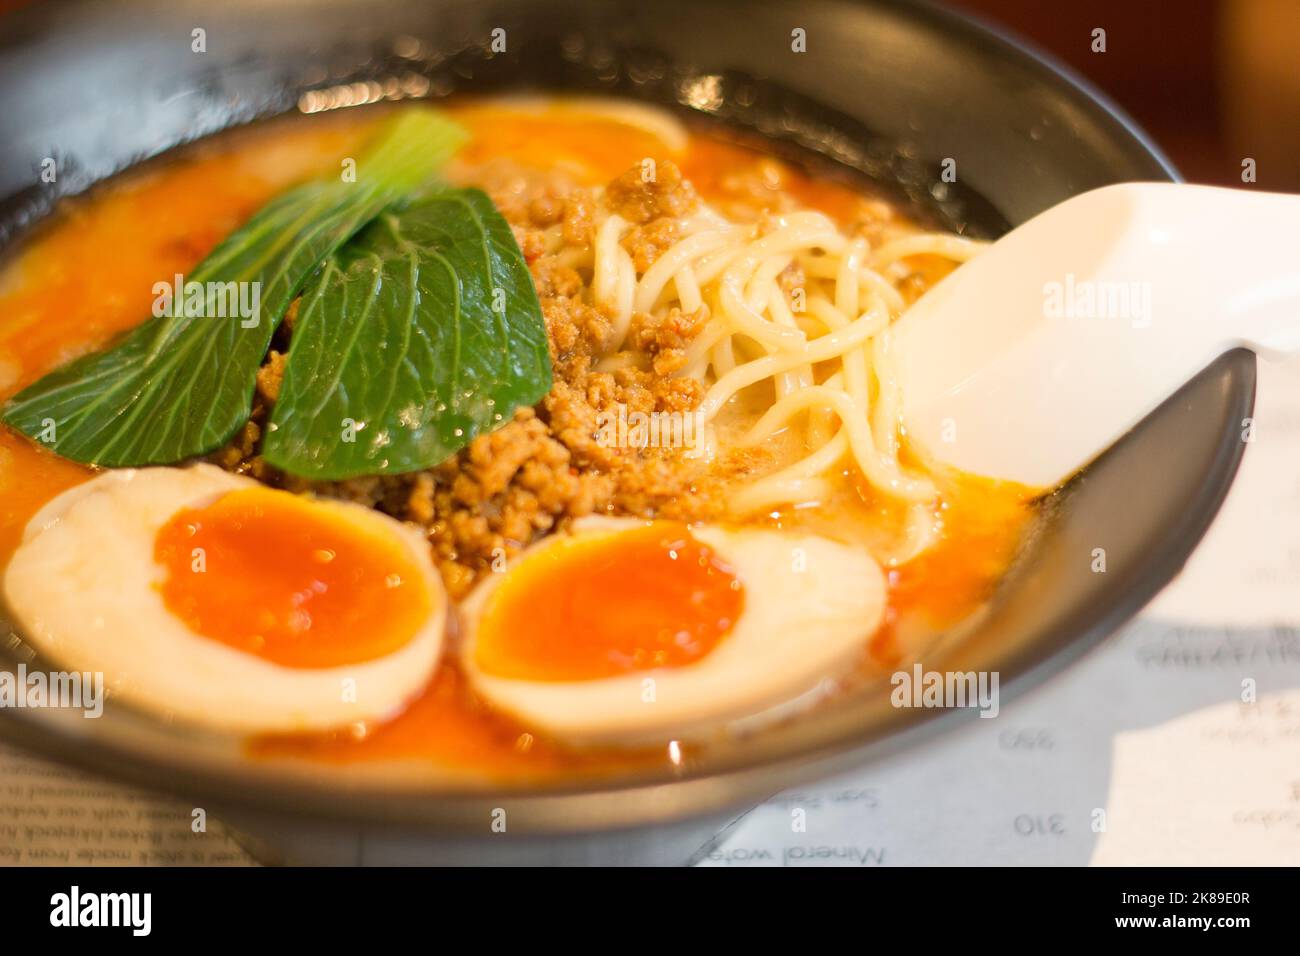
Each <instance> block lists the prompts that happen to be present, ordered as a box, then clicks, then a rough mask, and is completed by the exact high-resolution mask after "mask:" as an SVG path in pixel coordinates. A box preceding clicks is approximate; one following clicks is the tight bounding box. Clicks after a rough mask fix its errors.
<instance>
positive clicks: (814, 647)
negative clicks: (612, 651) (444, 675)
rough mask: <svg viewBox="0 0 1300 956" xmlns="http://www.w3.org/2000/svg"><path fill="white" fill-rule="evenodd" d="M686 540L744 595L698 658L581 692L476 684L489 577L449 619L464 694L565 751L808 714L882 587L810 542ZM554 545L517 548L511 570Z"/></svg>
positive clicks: (543, 684)
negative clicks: (732, 577) (711, 556)
mask: <svg viewBox="0 0 1300 956" xmlns="http://www.w3.org/2000/svg"><path fill="white" fill-rule="evenodd" d="M644 524H645V522H643V521H637V520H634V519H614V518H589V519H584V520H582V521H578V522H575V523H574V525H573V528H572V530H571V532H570V533H571V534H577V535H586V536H603V535H611V534H619V533H621V532H625V531H628V530H630V529H633V528H637V527H641V526H644ZM692 533H693V534H694V536H695V537H696V538H697V539H698V540H699V541H701V542H703V543H704V544H706V545H708V546H709V547H710V548H712V549H713V550H714V551H715V552H716V553H717V555H718V556H719V557H720V558H721V559H722V560H723V561H725V562H726V563H727V564H728V565H730V567H731V568H732V570H733V571H734V573H735V574H736V576H737V578H739V580H740V582H741V584H742V585H743V587H744V607H743V610H742V611H741V613H740V616H739V619H738V620H737V621H736V623H735V625H734V627H733V628H732V630H731V632H730V633H729V634H728V635H726V636H725V637H724V638H723V639H722V640H721V641H720V642H719V643H718V645H717V646H716V647H715V648H714V649H713V650H712V651H710V652H709V653H708V654H706V655H705V656H704V657H702V658H700V659H699V660H697V661H695V662H693V663H691V664H687V665H685V666H681V667H671V668H657V669H654V670H647V671H637V672H633V673H629V674H627V675H625V676H619V677H610V678H597V679H592V680H578V681H529V680H521V679H517V678H503V677H497V676H493V675H491V674H487V673H484V672H483V671H482V670H481V669H480V668H479V667H478V666H477V664H476V663H475V660H474V651H475V643H476V640H477V632H478V627H479V624H480V622H481V619H482V617H483V613H484V610H485V608H486V607H487V604H488V600H489V598H490V597H491V596H492V594H493V593H494V592H495V591H496V589H497V588H499V587H509V586H510V584H509V582H510V572H509V571H507V572H505V573H504V574H494V575H490V576H489V577H488V579H487V580H486V581H484V582H483V583H481V584H480V585H479V586H478V587H477V588H476V589H475V590H474V591H473V592H472V593H471V594H470V595H469V597H468V598H467V599H466V600H465V601H464V602H463V603H462V604H461V607H460V615H461V638H460V647H459V653H460V658H461V661H462V664H463V667H464V669H465V672H466V674H467V675H468V677H469V680H470V681H471V683H472V684H473V686H474V687H475V688H476V689H477V690H478V692H479V693H480V694H482V695H483V697H484V698H486V699H487V700H488V701H489V702H490V703H491V704H493V705H494V706H496V707H497V708H499V709H501V710H503V711H505V712H507V713H510V714H512V715H513V716H515V717H516V718H518V719H519V720H521V721H523V722H524V723H525V724H526V725H528V726H532V727H537V728H539V729H542V730H545V731H546V732H548V733H550V734H552V735H554V736H555V737H557V738H560V739H564V740H568V741H571V742H575V743H581V744H611V743H613V744H619V743H622V744H635V743H641V742H646V741H664V740H668V739H674V740H682V739H699V738H702V737H706V736H709V735H710V734H711V733H713V732H715V731H716V729H717V727H718V726H719V724H725V723H726V722H728V721H735V720H738V719H740V718H745V717H751V716H753V715H762V714H768V715H771V716H773V717H774V716H776V715H777V714H784V713H786V712H787V710H788V708H785V707H781V706H780V705H783V704H789V703H790V702H792V701H795V700H796V699H799V700H800V703H802V704H808V703H811V702H812V701H813V700H815V699H816V698H817V696H819V694H818V690H819V688H820V687H822V686H823V683H824V682H825V681H827V680H828V679H831V678H834V677H835V676H837V675H838V674H840V673H842V672H843V670H844V669H845V668H846V667H849V666H851V665H852V663H853V662H854V661H855V660H857V659H859V658H860V657H861V655H862V654H863V653H864V652H865V647H866V640H867V638H868V637H869V636H870V635H871V634H872V633H874V632H875V630H876V629H877V628H878V627H879V626H880V622H881V619H882V618H883V616H884V611H885V600H886V594H885V579H884V575H883V573H882V572H881V570H880V566H879V565H878V564H877V563H876V562H875V561H874V560H873V559H872V558H871V556H870V555H868V554H867V553H865V552H864V551H861V550H858V549H855V548H851V547H848V546H846V545H843V544H839V543H837V542H834V541H830V540H827V539H825V538H821V537H817V536H813V535H801V534H790V533H785V532H780V531H766V530H757V529H742V530H728V529H724V528H717V527H697V528H693V529H692ZM561 538H562V536H560V535H557V536H555V537H552V538H549V539H547V540H545V541H543V542H541V543H539V544H537V545H534V546H533V547H532V548H529V549H528V550H527V551H525V552H524V553H523V554H522V555H521V556H520V557H519V558H518V559H517V560H516V561H515V562H514V567H516V568H517V567H519V566H520V565H522V564H523V563H524V562H527V561H528V560H530V559H531V558H532V557H535V556H536V555H537V554H538V553H540V552H541V551H543V550H545V549H546V548H550V547H555V546H556V545H557V544H559V543H560V539H561ZM647 681H649V682H650V683H647ZM760 722H761V721H760ZM747 724H749V725H750V726H752V723H751V722H749V721H747Z"/></svg>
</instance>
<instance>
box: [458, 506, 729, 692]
mask: <svg viewBox="0 0 1300 956" xmlns="http://www.w3.org/2000/svg"><path fill="white" fill-rule="evenodd" d="M743 607H744V590H743V588H742V587H741V583H740V581H739V579H738V578H737V577H736V575H735V574H734V573H733V572H732V570H731V569H730V568H729V567H728V566H727V565H726V564H725V563H724V562H723V561H722V560H721V559H720V558H719V557H718V556H717V555H716V554H715V553H714V552H713V550H712V549H711V548H709V547H708V546H707V545H705V544H703V543H701V542H700V541H697V540H696V539H695V538H694V537H693V536H692V535H691V533H690V530H689V529H688V528H687V527H686V526H685V525H684V524H678V523H674V522H655V523H653V524H650V525H647V526H646V527H644V528H636V529H633V530H631V531H624V532H620V533H617V534H611V535H601V536H588V537H583V536H577V537H573V538H568V539H563V540H561V541H558V542H556V543H555V544H552V545H550V546H549V547H547V548H546V549H545V550H542V551H539V552H537V553H536V554H534V555H532V556H530V557H529V558H527V559H526V560H524V561H523V562H522V563H520V564H519V565H517V566H516V567H514V568H512V569H511V570H510V571H509V576H508V577H507V578H506V580H505V581H503V582H502V583H501V585H500V586H499V587H498V588H497V589H496V590H495V591H494V592H493V593H492V595H491V596H490V597H489V599H488V601H487V602H486V605H485V607H484V612H483V616H482V619H481V620H480V622H479V625H478V633H477V639H476V641H475V647H474V662H475V664H476V665H477V666H478V668H479V669H480V670H481V671H482V672H483V673H485V674H488V675H491V676H494V677H503V678H511V679H517V680H533V681H573V680H595V679H598V678H602V677H616V676H618V675H620V674H626V673H629V672H633V671H645V670H651V669H654V668H660V667H682V666H685V665H687V664H692V663H694V662H696V661H698V660H699V659H700V658H702V657H704V656H705V655H706V654H708V653H709V652H710V651H712V650H713V649H714V648H715V647H716V646H717V644H718V642H719V641H721V640H722V639H723V638H724V637H726V635H727V634H728V633H729V632H730V631H731V629H732V627H733V626H734V625H735V622H736V620H737V619H738V618H739V616H740V612H741V610H742V609H743Z"/></svg>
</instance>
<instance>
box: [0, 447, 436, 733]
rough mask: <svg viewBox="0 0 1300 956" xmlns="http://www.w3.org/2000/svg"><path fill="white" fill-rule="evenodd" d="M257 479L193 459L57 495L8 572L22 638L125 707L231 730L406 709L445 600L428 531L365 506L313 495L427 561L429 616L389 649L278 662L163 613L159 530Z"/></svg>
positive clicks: (301, 726) (328, 724) (334, 723)
mask: <svg viewBox="0 0 1300 956" xmlns="http://www.w3.org/2000/svg"><path fill="white" fill-rule="evenodd" d="M257 484H258V483H257V482H255V481H253V480H252V479H250V478H244V477H240V476H237V475H232V474H230V473H228V472H225V471H222V470H221V469H219V468H216V467H213V466H211V465H195V466H193V467H190V468H185V469H180V468H145V469H124V470H116V471H109V472H105V473H104V474H102V475H100V476H98V477H96V478H94V479H92V480H91V481H88V482H86V483H85V484H82V485H78V486H77V487H75V488H72V489H69V490H68V491H66V492H64V493H63V494H61V495H59V496H58V497H57V498H55V499H54V500H53V501H51V502H49V503H48V504H47V505H46V506H45V507H44V508H42V509H41V511H39V512H38V513H37V514H36V515H35V516H34V517H33V518H32V520H31V521H30V522H29V523H28V525H27V528H26V529H25V531H24V534H23V540H22V543H21V545H20V546H19V547H18V549H17V550H16V551H15V553H14V555H13V558H12V560H11V561H10V563H9V567H8V569H7V570H6V572H5V576H4V596H5V600H6V602H7V604H8V606H9V608H10V609H11V611H12V613H13V615H14V617H15V618H16V621H17V623H18V624H19V626H20V628H21V630H22V633H23V635H24V637H25V638H26V639H27V640H28V641H29V642H30V643H31V644H32V645H33V646H34V647H35V648H36V649H37V650H38V651H39V652H40V653H41V654H42V655H44V656H45V657H46V658H47V659H48V660H50V661H51V662H53V663H54V664H55V665H56V666H59V667H65V668H68V669H71V670H78V671H100V672H102V673H103V674H104V679H105V683H106V685H107V686H108V687H109V689H110V693H111V694H113V695H115V696H116V697H118V698H119V699H121V700H123V701H127V702H129V703H132V704H135V705H137V706H139V707H142V708H145V709H148V710H150V711H153V712H154V713H157V714H160V715H163V716H165V717H168V718H175V719H177V720H181V721H185V722H189V723H195V724H203V725H206V726H209V727H214V728H220V729H223V730H231V731H238V732H243V733H255V732H281V731H311V730H326V729H330V728H334V727H340V726H344V725H347V724H351V723H353V722H356V721H364V720H373V719H380V718H384V717H387V716H390V715H392V714H393V713H395V712H396V711H398V710H400V709H401V708H402V706H403V705H404V704H405V703H406V702H407V701H409V700H410V698H411V697H412V696H414V695H415V694H416V693H418V692H419V691H420V690H421V689H422V688H423V687H424V686H425V684H426V683H427V682H428V680H429V677H430V674H431V673H432V671H433V669H434V668H435V667H436V666H437V662H438V657H439V654H440V653H441V650H442V640H443V634H444V631H445V624H446V609H447V599H446V596H445V593H444V591H443V588H442V581H441V579H440V578H439V577H438V575H437V573H436V571H435V570H434V568H433V566H432V563H431V561H430V558H429V552H428V546H427V544H426V543H425V541H424V539H423V538H422V537H421V536H420V534H419V533H418V532H416V531H414V530H413V529H410V528H408V527H406V526H405V525H402V524H401V523H399V522H397V521H394V520H393V519H391V518H388V517H386V516H384V515H381V514H378V513H377V512H374V511H372V510H370V509H369V508H364V507H362V506H360V505H354V504H348V503H344V502H336V501H326V500H317V501H315V502H313V507H318V508H322V509H329V510H330V511H333V512H334V513H335V514H337V515H339V516H340V517H343V518H345V519H346V520H347V521H349V522H352V523H353V524H356V525H366V526H368V527H370V528H374V529H377V530H380V531H381V532H382V533H383V534H385V535H386V536H388V537H389V538H390V539H392V540H394V541H398V542H400V543H401V545H402V546H403V547H405V548H407V550H408V551H409V552H410V554H411V557H412V558H413V559H414V561H415V564H416V566H417V567H418V568H419V569H420V571H421V574H422V577H423V579H424V585H425V587H426V588H427V589H428V592H429V595H430V606H431V608H432V611H431V613H430V615H429V618H428V620H427V621H426V622H425V624H424V625H423V626H422V627H421V629H420V630H419V632H418V633H417V634H415V636H414V637H412V638H411V640H410V641H409V642H408V643H406V644H404V645H403V646H402V647H401V648H399V649H398V650H396V651H394V652H393V653H391V654H388V655H386V656H384V657H381V658H377V659H374V660H369V661H365V662H362V663H358V664H350V665H344V666H339V667H329V668H310V669H309V668H293V667H284V666H282V665H279V664H275V663H272V662H270V661H267V660H263V659H261V658H258V657H256V656H254V655H252V654H247V653H245V652H243V651H240V650H237V649H235V648H232V647H228V646H227V645H225V644H222V643H220V642H219V641H216V640H212V639H210V638H206V637H203V636H201V635H199V634H196V633H195V632H193V631H192V630H190V629H189V627H187V626H186V625H185V624H184V623H183V622H182V621H180V620H179V619H178V618H176V617H175V616H174V615H173V614H172V613H171V611H169V610H168V608H167V606H166V605H165V603H164V602H163V598H162V595H161V593H160V592H159V590H158V587H157V585H158V584H160V583H161V582H162V581H163V580H164V579H165V576H166V572H165V570H164V569H163V567H162V566H161V565H159V564H158V563H156V562H155V560H154V539H155V537H156V535H157V533H158V530H159V529H160V528H161V527H162V526H163V525H164V524H166V522H167V521H168V520H170V519H171V517H172V516H173V515H174V514H175V513H176V512H177V511H179V510H181V509H182V508H193V507H203V506H205V505H207V504H210V503H211V502H213V501H214V500H216V499H217V498H218V497H220V496H221V495H222V494H225V493H227V492H230V491H234V490H238V489H241V488H248V487H256V486H257ZM279 493H280V494H288V493H289V492H279ZM375 623H376V626H381V624H382V622H375ZM348 681H351V682H354V683H352V684H348V683H346V682H348ZM345 691H346V693H345Z"/></svg>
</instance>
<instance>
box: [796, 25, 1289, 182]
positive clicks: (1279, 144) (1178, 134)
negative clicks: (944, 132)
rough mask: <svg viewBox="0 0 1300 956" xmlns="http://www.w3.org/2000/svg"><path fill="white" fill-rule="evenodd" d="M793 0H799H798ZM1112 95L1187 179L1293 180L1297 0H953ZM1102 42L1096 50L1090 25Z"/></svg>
mask: <svg viewBox="0 0 1300 956" xmlns="http://www.w3.org/2000/svg"><path fill="white" fill-rule="evenodd" d="M796 2H797V0H796ZM948 6H950V7H953V8H955V9H958V10H962V11H964V12H965V13H968V14H971V15H973V16H976V17H978V18H980V19H982V20H985V21H987V22H989V23H992V24H995V25H1000V26H1002V27H1004V28H1006V29H1009V30H1011V31H1013V32H1015V33H1019V34H1020V35H1021V36H1023V37H1025V38H1027V39H1029V40H1031V41H1032V42H1033V43H1035V44H1037V45H1038V46H1039V47H1041V48H1043V49H1044V50H1047V51H1049V52H1050V53H1052V54H1053V55H1054V56H1056V57H1057V58H1058V59H1060V60H1061V61H1063V62H1065V63H1067V64H1068V65H1069V66H1071V67H1073V68H1074V69H1075V70H1076V71H1077V72H1078V73H1081V74H1082V75H1083V76H1085V77H1087V78H1088V79H1089V80H1090V81H1092V83H1093V84H1095V85H1096V86H1098V87H1100V88H1101V89H1102V90H1103V91H1104V92H1106V93H1107V94H1108V95H1109V96H1110V97H1111V98H1112V99H1113V100H1115V101H1116V102H1117V103H1119V104H1120V105H1121V106H1122V107H1124V109H1125V110H1127V111H1128V112H1129V114H1130V115H1132V116H1133V117H1134V119H1136V120H1137V121H1138V123H1140V124H1141V125H1142V126H1143V127H1145V128H1146V130H1147V132H1149V133H1150V134H1151V135H1152V136H1153V137H1154V138H1155V140H1156V142H1157V143H1159V144H1160V145H1161V146H1162V147H1163V148H1164V150H1165V152H1167V153H1168V154H1169V156H1170V158H1171V159H1173V161H1174V163H1175V164H1176V165H1177V166H1178V168H1179V169H1181V170H1182V172H1183V175H1184V176H1186V177H1187V179H1189V180H1191V181H1193V182H1203V183H1213V184H1216V185H1223V186H1231V185H1234V184H1236V185H1240V184H1241V181H1242V180H1241V173H1242V161H1243V160H1245V159H1247V158H1251V159H1254V160H1255V164H1256V173H1257V179H1256V182H1257V186H1258V187H1259V188H1264V189H1271V190H1278V191H1285V192H1300V0H1059V2H1054V3H1049V2H1045V0H949V2H948ZM1095 29H1102V30H1105V31H1106V37H1105V39H1106V51H1105V52H1104V53H1099V52H1093V49H1092V47H1093V30H1095Z"/></svg>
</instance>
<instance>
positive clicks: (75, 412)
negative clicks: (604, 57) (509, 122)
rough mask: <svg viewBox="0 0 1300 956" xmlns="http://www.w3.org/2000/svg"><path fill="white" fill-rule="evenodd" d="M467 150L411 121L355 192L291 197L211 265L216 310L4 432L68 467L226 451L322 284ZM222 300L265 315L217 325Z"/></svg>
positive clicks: (426, 113)
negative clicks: (289, 327)
mask: <svg viewBox="0 0 1300 956" xmlns="http://www.w3.org/2000/svg"><path fill="white" fill-rule="evenodd" d="M463 137H464V133H463V132H462V131H461V129H460V127H458V126H456V125H455V124H454V123H452V122H451V121H450V120H448V119H445V118H444V117H442V116H441V115H440V114H438V113H436V112H434V111H431V110H407V111H403V113H402V114H400V115H399V116H398V117H397V118H395V119H393V120H390V121H388V122H387V123H386V125H385V126H384V128H383V129H382V130H381V131H380V132H379V133H378V134H377V136H376V138H375V140H374V141H373V142H372V143H371V144H370V145H369V146H368V147H367V149H366V150H365V151H363V152H362V153H361V155H360V156H359V157H358V159H357V164H356V177H355V178H356V181H355V182H348V181H344V180H343V179H342V177H340V179H339V180H333V181H318V182H310V183H307V184H305V185H303V186H300V187H298V188H296V189H293V190H290V191H289V192H287V193H284V194H283V195H281V196H279V197H277V198H276V199H274V200H273V201H271V202H270V203H268V204H267V205H266V206H264V207H263V208H262V209H261V210H260V211H259V212H258V213H257V214H256V215H255V216H253V218H252V219H251V220H250V221H249V222H248V223H247V224H245V225H244V226H243V227H242V228H240V229H238V230H236V231H235V232H234V233H232V234H231V235H230V236H228V237H227V238H226V240H225V241H224V242H222V243H221V245H220V246H218V247H217V248H216V250H214V251H213V252H212V254H211V255H209V256H208V257H207V258H206V259H204V260H203V262H201V263H200V264H199V265H198V266H197V267H196V268H195V269H194V271H193V272H192V273H191V274H190V275H189V276H187V277H186V284H185V287H186V288H189V287H190V285H191V284H193V283H199V284H201V286H197V287H196V288H203V289H206V290H207V294H206V296H205V297H202V298H201V299H200V300H196V303H195V304H196V305H197V304H198V302H203V303H204V307H202V308H198V309H194V308H189V307H186V304H185V302H184V301H174V302H172V303H171V304H170V305H169V306H168V307H167V308H165V310H163V314H161V315H159V316H156V317H155V318H152V319H149V320H146V321H145V322H144V323H143V324H141V325H140V326H138V327H136V328H135V329H134V330H132V331H131V332H130V333H128V334H127V335H126V336H125V337H124V338H123V339H121V340H120V341H119V342H118V344H116V345H115V346H114V347H112V348H110V349H108V350H107V351H104V352H98V353H95V354H92V355H87V356H85V357H84V358H81V359H78V360H76V361H74V362H72V363H71V364H69V365H66V366H64V367H62V368H60V369H57V370H56V371H54V372H52V373H51V374H49V375H47V376H45V377H44V378H42V379H40V380H39V381H38V382H36V383H35V384H33V385H32V386H30V387H29V388H27V389H25V390H24V391H22V392H21V393H19V394H18V395H17V396H16V397H15V398H14V399H13V400H12V401H11V402H10V403H9V405H8V406H7V407H6V408H5V410H4V414H3V419H4V421H5V422H7V423H8V424H10V425H12V426H13V427H14V428H16V429H18V430H19V431H22V432H24V433H26V434H27V435H30V436H31V437H33V438H36V439H38V440H41V441H44V442H45V443H46V444H47V445H49V447H51V448H53V449H54V450H55V451H57V452H58V453H59V454H61V455H63V456H65V457H67V458H72V459H75V460H77V461H83V462H89V463H92V464H98V465H106V466H128V465H147V464H158V463H170V462H176V461H180V460H182V459H185V458H189V457H191V456H194V455H200V454H204V453H207V452H210V451H212V450H214V449H216V448H218V447H220V446H221V445H222V444H224V443H225V442H226V441H228V440H229V439H230V437H231V436H232V435H233V434H234V433H235V431H236V430H237V429H238V428H239V427H240V426H241V425H243V423H244V422H245V420H247V418H248V415H249V411H250V408H251V404H252V395H253V388H254V381H255V377H256V374H257V369H258V367H259V365H260V364H261V362H262V360H263V358H264V357H265V355H266V350H267V347H268V346H269V344H270V341H271V335H272V333H273V332H274V331H275V328H276V326H277V325H279V323H280V320H281V319H282V318H283V317H284V313H285V311H286V310H287V308H288V306H289V304H290V302H291V301H292V300H293V298H294V297H295V296H296V295H297V294H298V291H299V289H300V288H301V287H302V285H303V283H304V282H305V281H306V280H307V278H308V277H309V276H310V275H311V273H312V271H313V270H314V269H315V268H316V267H317V265H318V264H319V263H320V262H321V261H322V260H323V259H325V257H327V256H328V255H330V254H331V253H332V252H334V250H336V249H337V248H338V247H339V246H340V245H342V244H343V243H344V242H345V241H347V239H348V238H349V237H350V236H351V235H353V234H354V233H355V232H356V231H357V230H358V229H360V228H361V227H362V226H363V225H365V223H367V222H368V221H370V220H371V219H372V218H374V216H375V215H376V214H377V213H378V212H379V211H380V210H381V209H383V208H384V207H385V206H387V205H389V204H390V203H392V202H393V201H394V200H396V199H398V198H400V197H402V196H403V195H404V194H406V193H407V192H408V191H410V190H412V189H414V188H415V187H416V186H418V185H419V184H421V183H422V182H423V181H424V180H425V179H426V178H427V177H428V175H429V173H430V171H431V169H433V168H435V167H436V166H437V165H438V164H439V163H440V161H442V160H445V159H446V158H447V157H449V156H450V155H451V153H452V152H453V151H454V150H455V149H456V148H457V147H458V146H459V145H460V143H461V141H462V139H463ZM228 283H234V285H227V284H228ZM246 283H247V284H250V285H244V284H246ZM222 288H225V289H233V290H240V291H245V290H254V291H252V292H251V293H248V294H246V295H245V298H244V301H245V302H250V303H251V302H257V304H258V305H259V306H260V308H257V309H254V310H250V311H251V313H252V314H249V315H238V314H237V315H226V310H225V309H223V310H222V311H221V315H222V316H225V317H220V318H218V317H214V316H213V314H212V313H213V312H214V311H215V309H214V308H212V306H213V305H214V304H215V299H214V290H219V289H222ZM215 295H216V296H217V297H219V296H221V295H222V293H221V292H220V291H217V292H216V293H215ZM178 298H179V299H181V300H184V299H186V297H185V296H183V295H182V296H180V297H178ZM259 300H260V301H259ZM196 311H197V312H199V313H200V314H195V312H196ZM51 425H52V426H53V427H51Z"/></svg>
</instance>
